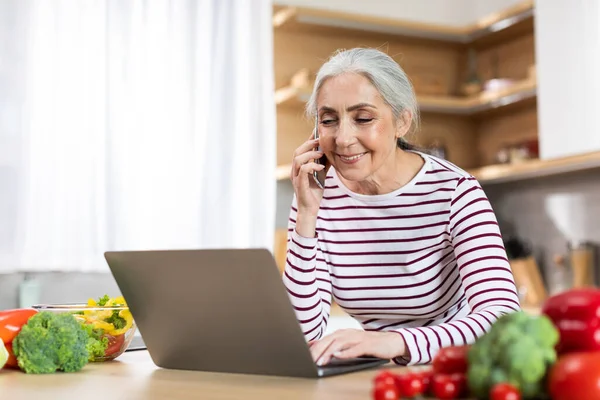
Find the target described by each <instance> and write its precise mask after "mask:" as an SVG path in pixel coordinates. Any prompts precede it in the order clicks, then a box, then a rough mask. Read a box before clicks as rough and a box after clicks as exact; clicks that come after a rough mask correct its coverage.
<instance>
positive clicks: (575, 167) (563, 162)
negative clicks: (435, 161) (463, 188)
mask: <svg viewBox="0 0 600 400" xmlns="http://www.w3.org/2000/svg"><path fill="white" fill-rule="evenodd" d="M595 168H600V151H596V152H592V153H586V154H578V155H575V156H569V157H561V158H555V159H550V160H537V159H536V160H527V161H522V162H520V163H514V164H500V165H489V166H485V167H481V168H475V169H470V170H468V171H467V172H469V173H470V174H471V175H473V176H474V177H475V178H477V180H478V181H479V182H480V183H481V184H498V183H505V182H515V181H520V180H525V179H531V178H538V177H543V176H552V175H559V174H564V173H568V172H576V171H585V170H590V169H595ZM290 170H291V164H283V165H279V166H278V167H277V170H276V173H275V175H276V177H277V180H284V179H289V177H290Z"/></svg>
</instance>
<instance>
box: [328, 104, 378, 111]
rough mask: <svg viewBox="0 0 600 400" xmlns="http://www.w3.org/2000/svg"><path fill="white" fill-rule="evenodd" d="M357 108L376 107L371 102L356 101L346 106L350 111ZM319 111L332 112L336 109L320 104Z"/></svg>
mask: <svg viewBox="0 0 600 400" xmlns="http://www.w3.org/2000/svg"><path fill="white" fill-rule="evenodd" d="M359 108H377V107H375V106H374V105H373V104H369V103H358V104H354V105H352V106H349V107H348V108H346V111H348V112H350V111H354V110H358V109H359ZM320 111H321V112H332V113H335V112H337V110H335V109H334V108H331V107H328V106H322V107H321V108H320Z"/></svg>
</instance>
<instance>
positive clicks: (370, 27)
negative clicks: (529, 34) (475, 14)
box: [273, 0, 534, 44]
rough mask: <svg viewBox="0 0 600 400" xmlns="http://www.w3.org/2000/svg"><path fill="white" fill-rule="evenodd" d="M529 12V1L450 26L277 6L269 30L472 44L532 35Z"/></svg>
mask: <svg viewBox="0 0 600 400" xmlns="http://www.w3.org/2000/svg"><path fill="white" fill-rule="evenodd" d="M533 9H534V2H533V0H526V1H522V2H520V3H518V4H515V5H514V6H512V7H510V8H507V9H505V10H502V11H499V12H496V13H493V14H491V15H489V16H487V17H485V18H482V19H481V20H479V21H477V22H476V23H474V24H471V25H467V26H450V25H438V24H429V23H422V22H416V21H408V20H398V19H392V18H384V17H377V16H371V15H365V14H356V13H349V12H342V11H334V10H326V9H320V8H306V7H281V6H277V7H275V8H274V14H273V27H274V28H275V29H286V30H291V31H298V30H300V31H314V30H315V29H316V28H318V27H323V28H326V29H331V28H334V29H335V28H345V29H352V30H360V31H370V32H379V33H386V34H392V35H399V36H407V37H415V38H422V39H431V40H437V41H443V42H454V43H463V44H476V43H477V42H479V41H485V40H488V39H490V38H491V37H494V36H503V37H507V35H510V34H511V32H513V31H514V33H515V34H521V33H523V31H524V30H526V31H533V18H534V13H533Z"/></svg>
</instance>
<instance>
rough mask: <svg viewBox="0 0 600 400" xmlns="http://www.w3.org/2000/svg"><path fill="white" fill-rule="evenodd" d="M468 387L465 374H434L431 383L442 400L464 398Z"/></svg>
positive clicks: (433, 392)
mask: <svg viewBox="0 0 600 400" xmlns="http://www.w3.org/2000/svg"><path fill="white" fill-rule="evenodd" d="M466 387H467V380H466V377H465V375H464V374H434V375H433V379H432V381H431V392H432V394H433V395H434V396H435V397H437V398H438V399H442V400H448V399H458V398H459V397H462V396H463V395H464V394H465V392H466ZM553 400H554V399H553Z"/></svg>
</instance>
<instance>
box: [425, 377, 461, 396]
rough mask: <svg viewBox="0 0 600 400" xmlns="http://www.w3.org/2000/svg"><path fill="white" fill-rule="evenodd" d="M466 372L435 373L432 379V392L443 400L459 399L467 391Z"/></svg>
mask: <svg viewBox="0 0 600 400" xmlns="http://www.w3.org/2000/svg"><path fill="white" fill-rule="evenodd" d="M466 387H467V380H466V377H465V375H464V374H434V375H433V378H432V381H431V392H432V394H433V395H434V396H435V397H436V398H438V399H441V400H449V399H458V398H460V397H462V396H463V395H464V394H465V392H466Z"/></svg>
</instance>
